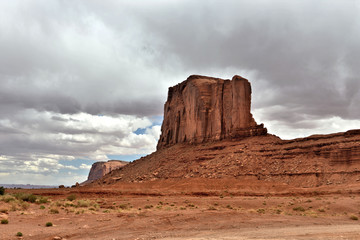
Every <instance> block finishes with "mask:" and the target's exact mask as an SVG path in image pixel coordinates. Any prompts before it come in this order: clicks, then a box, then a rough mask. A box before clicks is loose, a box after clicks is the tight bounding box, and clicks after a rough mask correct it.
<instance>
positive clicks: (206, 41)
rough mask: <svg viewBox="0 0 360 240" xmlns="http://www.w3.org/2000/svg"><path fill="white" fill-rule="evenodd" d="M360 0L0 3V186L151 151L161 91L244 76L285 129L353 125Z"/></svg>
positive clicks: (259, 112) (301, 132)
mask: <svg viewBox="0 0 360 240" xmlns="http://www.w3.org/2000/svg"><path fill="white" fill-rule="evenodd" d="M359 43H360V1H355V0H346V1H344V0H338V1H334V0H319V1H312V0H301V1H300V0H298V1H297V0H294V1H288V0H283V1H276V0H275V1H274V0H273V1H268V0H256V1H254V0H248V1H245V0H227V1H224V0H198V1H191V0H137V1H134V0H122V1H115V0H105V1H101V0H86V1H84V0H82V1H80V0H71V1H70V0H68V1H67V0H52V1H49V0H7V1H6V0H4V1H0V183H4V184H5V183H31V184H55V185H58V184H65V185H71V184H74V183H75V182H82V181H84V180H85V179H86V177H87V174H88V171H89V168H90V166H91V164H92V163H93V162H95V161H106V160H108V159H125V160H134V159H137V158H138V157H140V156H142V155H145V154H148V153H151V152H153V151H154V150H155V146H156V143H157V139H158V137H159V133H160V125H161V121H162V114H163V104H164V102H165V100H166V94H167V88H168V87H169V86H172V85H174V84H176V83H179V82H181V81H183V80H185V79H186V78H187V77H188V76H189V75H191V74H202V75H208V76H214V77H221V78H231V77H232V76H233V75H235V74H239V75H242V76H243V77H245V78H248V79H249V80H250V81H251V83H252V87H253V104H252V111H253V114H254V117H255V119H256V121H257V122H258V123H261V122H263V123H264V124H265V126H266V127H267V128H268V130H269V132H270V133H274V134H276V135H278V136H280V137H282V138H284V139H288V138H294V137H302V136H307V135H311V134H315V133H317V134H318V133H331V132H339V131H346V130H348V129H353V128H360V111H359V108H358V104H359V102H360V93H359V89H360V67H359V66H360V64H359V60H360V44H359Z"/></svg>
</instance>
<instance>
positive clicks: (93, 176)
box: [81, 160, 128, 185]
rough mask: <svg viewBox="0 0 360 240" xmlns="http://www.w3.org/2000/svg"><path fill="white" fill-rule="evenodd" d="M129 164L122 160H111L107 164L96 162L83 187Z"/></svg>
mask: <svg viewBox="0 0 360 240" xmlns="http://www.w3.org/2000/svg"><path fill="white" fill-rule="evenodd" d="M126 164H128V162H125V161H121V160H109V161H107V162H96V163H94V164H93V165H92V166H91V169H90V172H89V176H88V179H87V180H86V181H85V182H83V183H81V185H86V184H88V183H91V182H93V181H95V180H97V179H100V178H102V177H103V176H105V175H106V174H108V173H110V172H111V171H114V170H116V169H119V168H122V167H124V166H125V165H126Z"/></svg>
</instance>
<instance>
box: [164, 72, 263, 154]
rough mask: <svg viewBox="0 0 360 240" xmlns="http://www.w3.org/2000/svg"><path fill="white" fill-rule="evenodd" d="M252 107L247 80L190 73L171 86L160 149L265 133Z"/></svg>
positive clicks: (236, 77) (166, 104)
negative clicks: (182, 80) (178, 144)
mask: <svg viewBox="0 0 360 240" xmlns="http://www.w3.org/2000/svg"><path fill="white" fill-rule="evenodd" d="M250 107H251V86H250V83H249V81H248V80H247V79H245V78H242V77H240V76H234V77H233V78H232V80H223V79H219V78H211V77H205V76H197V75H193V76H190V77H189V78H188V79H187V80H186V81H184V82H182V83H180V84H178V85H176V86H174V87H170V88H169V93H168V99H167V102H166V103H165V107H164V121H163V125H162V127H161V136H160V139H159V142H158V146H157V148H158V149H161V148H163V147H166V146H169V145H173V144H176V143H181V142H189V143H200V142H206V141H214V140H221V139H231V138H243V137H249V136H257V135H266V133H267V130H266V128H264V127H263V125H262V124H261V125H257V124H256V122H255V120H254V119H253V117H252V114H251V113H250Z"/></svg>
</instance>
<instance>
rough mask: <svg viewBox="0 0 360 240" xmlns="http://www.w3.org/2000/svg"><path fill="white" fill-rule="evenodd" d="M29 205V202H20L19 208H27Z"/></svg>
mask: <svg viewBox="0 0 360 240" xmlns="http://www.w3.org/2000/svg"><path fill="white" fill-rule="evenodd" d="M29 207H30V204H29V203H27V202H23V203H21V209H22V210H27V209H29Z"/></svg>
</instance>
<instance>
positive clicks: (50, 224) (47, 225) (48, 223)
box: [45, 222, 53, 227]
mask: <svg viewBox="0 0 360 240" xmlns="http://www.w3.org/2000/svg"><path fill="white" fill-rule="evenodd" d="M45 226H46V227H52V226H53V224H52V222H47V223H46V224H45Z"/></svg>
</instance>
